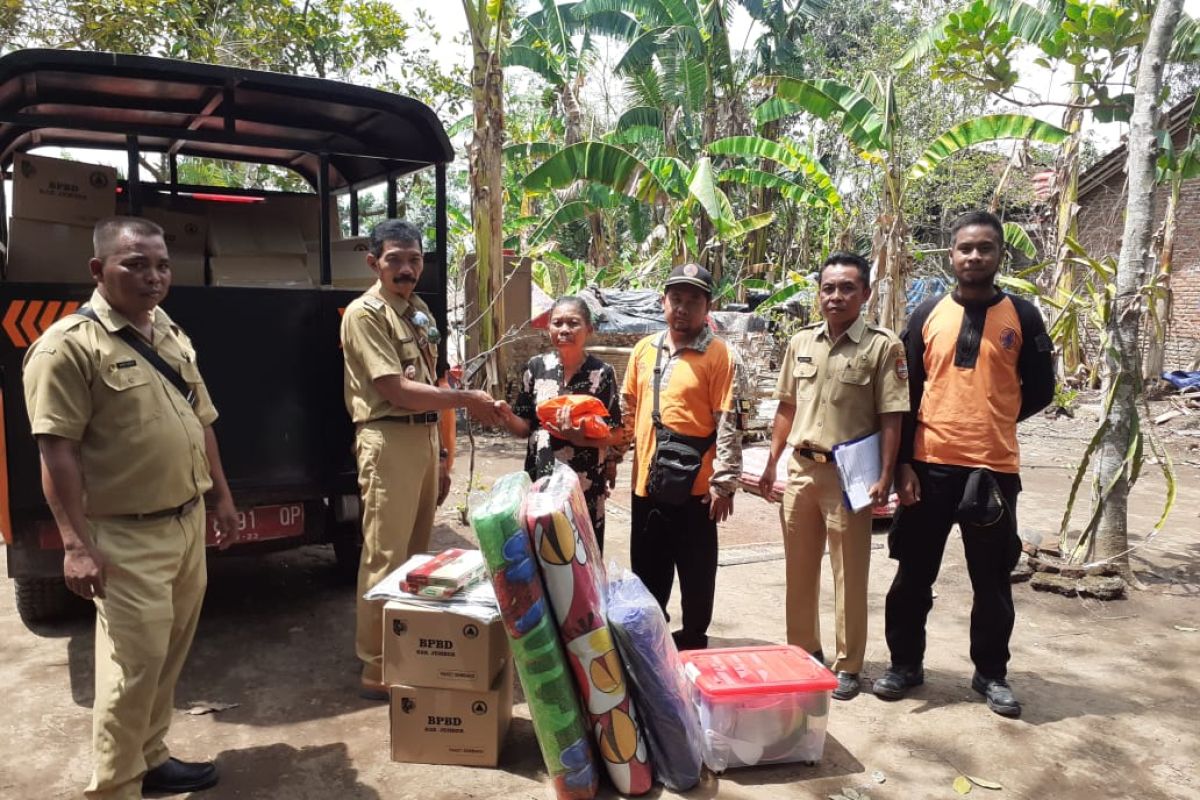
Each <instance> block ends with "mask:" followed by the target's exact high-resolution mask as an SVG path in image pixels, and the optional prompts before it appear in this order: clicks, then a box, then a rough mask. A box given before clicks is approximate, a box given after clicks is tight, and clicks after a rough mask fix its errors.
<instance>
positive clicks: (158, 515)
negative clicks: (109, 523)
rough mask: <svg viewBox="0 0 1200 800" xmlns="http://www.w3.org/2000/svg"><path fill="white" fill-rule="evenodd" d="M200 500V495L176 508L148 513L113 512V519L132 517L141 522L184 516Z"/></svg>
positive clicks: (131, 518)
mask: <svg viewBox="0 0 1200 800" xmlns="http://www.w3.org/2000/svg"><path fill="white" fill-rule="evenodd" d="M199 502H200V498H199V497H193V498H192V499H191V500H188V501H187V502H186V503H184V504H183V505H181V506H175V507H174V508H164V509H163V510H162V511H151V512H149V513H147V514H113V519H130V520H135V521H137V522H141V521H143V520H147V519H167V518H168V517H182V516H183V515H184V514H186V513H188V512H189V511H191V510H192V509H193V508H195V507H196V504H197V503H199Z"/></svg>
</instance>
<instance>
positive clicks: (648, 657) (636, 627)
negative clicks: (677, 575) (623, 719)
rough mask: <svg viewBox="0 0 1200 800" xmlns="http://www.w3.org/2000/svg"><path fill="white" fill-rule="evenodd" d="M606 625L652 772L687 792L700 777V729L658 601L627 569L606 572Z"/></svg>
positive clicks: (668, 785) (681, 668) (666, 782)
mask: <svg viewBox="0 0 1200 800" xmlns="http://www.w3.org/2000/svg"><path fill="white" fill-rule="evenodd" d="M607 596H608V625H609V627H610V628H611V629H612V633H613V638H614V639H615V640H616V643H617V649H618V650H619V651H620V653H621V660H622V661H623V662H624V664H625V676H626V677H627V678H628V679H629V688H630V690H631V691H632V692H633V699H634V702H635V703H637V708H638V713H639V714H641V721H642V727H643V728H644V729H645V732H646V742H647V744H649V745H650V757H651V759H652V760H653V763H654V777H655V778H657V779H658V780H659V781H660V782H661V783H662V784H663V785H664V786H666V787H667V788H668V789H672V790H674V791H677V792H686V791H687V790H688V789H691V788H692V787H693V786H695V785H696V784H697V783H699V782H700V771H701V768H702V767H703V766H704V762H703V757H704V755H703V753H704V732H703V730H702V729H701V728H700V717H699V715H698V714H697V713H696V706H695V704H693V703H692V699H691V694H690V692H691V690H690V685H689V684H688V681H687V677H686V675H685V674H684V671H683V662H682V661H680V659H679V651H678V650H677V649H676V648H675V640H674V639H672V638H671V631H670V629H669V628H668V627H667V620H666V618H665V617H664V616H663V613H662V609H661V608H659V605H658V601H657V600H655V599H654V596H653V595H652V594H650V590H649V589H647V588H646V586H645V584H643V583H642V581H641V579H640V578H638V576H637V575H634V574H633V573H632V572H629V571H628V570H622V571H621V572H620V574H616V575H609V579H608V595H607Z"/></svg>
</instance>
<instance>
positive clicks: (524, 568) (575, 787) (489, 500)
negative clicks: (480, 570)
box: [471, 472, 598, 800]
mask: <svg viewBox="0 0 1200 800" xmlns="http://www.w3.org/2000/svg"><path fill="white" fill-rule="evenodd" d="M528 491H529V476H527V475H526V474H525V473H524V472H514V473H511V474H509V475H505V476H504V477H502V478H500V479H499V480H498V481H496V484H495V486H494V487H493V488H492V490H491V492H489V493H488V494H487V496H486V497H484V498H482V499H481V500H478V501H475V502H472V508H471V527H472V528H474V529H475V535H476V537H478V539H479V549H480V550H481V551H482V552H483V557H484V560H485V561H486V562H487V569H488V575H489V576H490V577H491V580H492V585H493V586H494V587H495V589H496V602H497V604H498V605H499V607H500V616H501V618H502V619H503V620H504V628H505V631H506V632H507V634H508V641H509V643H510V645H511V646H512V652H513V662H514V663H515V664H516V668H517V676H518V677H519V678H520V680H521V687H522V689H523V690H524V692H525V700H526V701H527V702H528V703H529V716H530V717H531V718H532V720H533V730H534V733H535V734H536V736H537V740H538V746H539V747H540V748H541V751H542V759H543V760H544V761H545V762H546V771H547V772H548V773H549V774H550V780H551V783H552V784H553V786H554V791H555V794H556V796H557V798H558V800H591V798H593V797H595V796H596V790H597V788H598V773H597V770H596V762H595V758H594V756H593V755H592V748H591V743H590V742H589V740H588V729H587V723H586V721H585V718H584V716H583V711H582V709H581V708H580V706H579V697H578V695H577V694H576V691H575V684H574V681H573V680H572V678H571V673H570V672H569V671H568V668H567V660H566V656H565V655H564V653H563V648H562V643H561V642H560V641H559V638H558V629H557V628H556V627H555V625H554V620H553V618H552V617H551V616H550V612H549V608H548V607H547V604H546V598H545V595H544V594H543V592H542V580H541V576H540V574H539V573H538V566H537V561H536V560H535V559H534V557H533V553H532V552H531V550H530V545H529V536H528V535H527V534H526V533H525V530H524V529H523V528H522V526H521V506H522V503H523V501H524V499H525V495H526V494H527V493H528ZM584 516H585V518H586V516H587V515H586V514H585V515H584Z"/></svg>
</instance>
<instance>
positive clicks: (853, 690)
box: [833, 672, 862, 700]
mask: <svg viewBox="0 0 1200 800" xmlns="http://www.w3.org/2000/svg"><path fill="white" fill-rule="evenodd" d="M837 679H838V685H837V688H836V689H834V690H833V699H834V700H850V699H852V698H855V697H858V693H859V691H860V690H861V689H862V685H861V684H860V683H859V680H858V673H857V672H839V673H838V674H837Z"/></svg>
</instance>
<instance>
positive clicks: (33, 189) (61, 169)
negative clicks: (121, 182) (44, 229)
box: [13, 153, 117, 225]
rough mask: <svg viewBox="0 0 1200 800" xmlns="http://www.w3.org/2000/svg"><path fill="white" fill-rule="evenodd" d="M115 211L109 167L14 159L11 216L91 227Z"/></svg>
mask: <svg viewBox="0 0 1200 800" xmlns="http://www.w3.org/2000/svg"><path fill="white" fill-rule="evenodd" d="M116 208H117V171H116V170H115V169H113V168H112V167H104V166H99V165H96V164H84V163H82V162H79V161H64V160H62V159H58V158H46V157H44V156H31V155H27V154H25V153H19V154H17V156H16V158H15V159H14V160H13V216H14V217H19V218H21V219H36V220H41V221H43V222H58V223H62V224H66V225H94V224H96V222H97V221H99V220H102V219H104V218H105V217H111V216H113V214H115V213H116Z"/></svg>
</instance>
